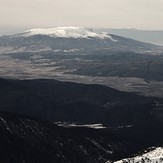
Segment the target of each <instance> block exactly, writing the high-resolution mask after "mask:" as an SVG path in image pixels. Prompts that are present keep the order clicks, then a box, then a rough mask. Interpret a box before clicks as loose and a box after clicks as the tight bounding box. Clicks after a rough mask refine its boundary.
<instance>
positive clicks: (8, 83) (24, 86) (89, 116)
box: [0, 79, 163, 126]
mask: <svg viewBox="0 0 163 163" xmlns="http://www.w3.org/2000/svg"><path fill="white" fill-rule="evenodd" d="M0 97H1V98H0V110H1V111H8V112H15V113H20V114H24V115H30V116H33V117H37V118H41V119H44V120H51V121H64V122H65V121H66V122H78V123H102V124H103V125H106V126H119V125H120V126H126V125H136V124H152V123H155V122H162V121H163V100H162V99H159V98H154V97H143V96H139V95H136V94H133V93H126V92H121V91H117V90H115V89H112V88H108V87H104V86H100V85H86V84H77V83H70V82H60V81H56V80H7V79H0Z"/></svg>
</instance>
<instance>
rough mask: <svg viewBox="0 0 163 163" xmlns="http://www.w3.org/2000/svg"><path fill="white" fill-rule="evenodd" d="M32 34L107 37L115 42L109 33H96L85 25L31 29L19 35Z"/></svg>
mask: <svg viewBox="0 0 163 163" xmlns="http://www.w3.org/2000/svg"><path fill="white" fill-rule="evenodd" d="M34 35H48V36H51V37H63V38H89V37H93V38H99V39H107V38H109V39H110V40H112V41H114V42H116V41H117V40H114V39H113V38H112V37H111V36H110V35H108V34H107V33H96V32H94V31H93V30H92V29H90V28H85V27H57V28H49V29H41V28H37V29H31V30H27V31H25V32H24V33H22V34H21V35H20V36H25V37H29V36H34Z"/></svg>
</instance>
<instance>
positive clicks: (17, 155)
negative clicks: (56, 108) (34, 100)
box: [0, 112, 151, 163]
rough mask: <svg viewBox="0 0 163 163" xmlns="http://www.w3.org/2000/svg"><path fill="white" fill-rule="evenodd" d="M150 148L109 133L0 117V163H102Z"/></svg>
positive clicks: (141, 142) (32, 120)
mask: <svg viewBox="0 0 163 163" xmlns="http://www.w3.org/2000/svg"><path fill="white" fill-rule="evenodd" d="M150 145H151V144H150V143H147V142H143V141H138V140H135V139H131V138H126V137H123V136H118V135H117V134H115V133H113V132H110V131H109V130H108V129H100V130H96V129H89V128H63V127H58V126H56V125H55V124H53V123H51V122H46V121H38V120H34V119H31V118H29V117H23V116H20V115H16V114H11V113H2V112H1V113H0V162H1V163H54V162H56V163H68V162H70V163H104V162H106V161H108V160H118V159H121V158H124V157H129V156H131V155H132V154H133V153H137V152H138V151H140V150H143V149H145V148H146V147H149V146H150Z"/></svg>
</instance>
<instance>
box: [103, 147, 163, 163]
mask: <svg viewBox="0 0 163 163" xmlns="http://www.w3.org/2000/svg"><path fill="white" fill-rule="evenodd" d="M106 163H109V161H108V162H106ZM114 163H163V148H162V147H158V148H155V149H152V150H151V151H150V152H147V153H145V154H142V155H140V156H136V157H133V158H126V159H123V160H120V161H116V162H114Z"/></svg>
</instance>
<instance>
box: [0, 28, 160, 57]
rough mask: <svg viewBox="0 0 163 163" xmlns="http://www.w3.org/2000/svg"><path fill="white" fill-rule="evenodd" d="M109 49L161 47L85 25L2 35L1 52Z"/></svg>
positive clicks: (139, 50)
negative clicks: (94, 29)
mask: <svg viewBox="0 0 163 163" xmlns="http://www.w3.org/2000/svg"><path fill="white" fill-rule="evenodd" d="M97 48H99V49H106V48H107V49H110V51H119V50H121V51H137V52H142V51H144V52H145V51H148V52H150V51H151V52H153V51H155V52H156V51H157V50H158V51H159V49H160V48H159V47H158V46H156V45H152V44H147V43H143V42H139V41H136V40H132V39H127V38H124V37H119V36H116V35H111V34H108V33H106V32H101V33H100V32H95V31H93V29H89V28H84V27H58V28H50V29H31V30H27V31H25V32H23V33H19V34H15V35H9V36H2V37H0V53H1V54H3V53H5V54H6V53H9V51H10V52H28V51H32V50H33V51H38V50H39V49H44V51H53V50H58V49H62V50H69V49H79V50H81V49H84V50H88V49H89V50H90V49H91V50H93V49H97Z"/></svg>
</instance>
